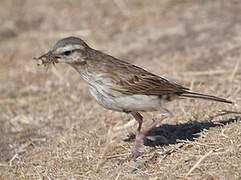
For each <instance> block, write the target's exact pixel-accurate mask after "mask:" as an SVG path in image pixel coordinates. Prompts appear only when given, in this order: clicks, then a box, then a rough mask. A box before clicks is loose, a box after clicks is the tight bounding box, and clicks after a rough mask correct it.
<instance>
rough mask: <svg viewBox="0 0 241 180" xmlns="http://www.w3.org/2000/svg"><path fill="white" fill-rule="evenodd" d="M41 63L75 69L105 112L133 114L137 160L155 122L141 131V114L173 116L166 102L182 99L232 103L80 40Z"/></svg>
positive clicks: (61, 45) (64, 42)
mask: <svg viewBox="0 0 241 180" xmlns="http://www.w3.org/2000/svg"><path fill="white" fill-rule="evenodd" d="M35 59H36V60H38V64H39V65H40V64H44V65H49V64H54V65H55V64H56V63H64V64H68V65H70V66H72V67H73V68H74V69H75V70H76V71H77V72H78V73H79V74H80V77H81V78H82V79H83V80H84V81H85V83H86V84H87V87H88V89H89V92H90V95H91V96H92V97H93V98H94V99H95V100H96V101H97V103H98V104H100V105H101V106H103V107H104V108H106V109H109V110H113V111H118V112H124V113H127V114H130V115H132V116H133V117H134V119H135V120H136V121H137V123H138V128H137V133H136V138H135V143H134V146H133V147H132V150H131V154H130V156H131V157H133V158H137V157H138V156H140V154H141V152H140V150H139V147H140V145H141V144H142V143H143V141H144V139H145V138H146V137H147V132H148V131H149V130H150V129H151V128H153V127H155V126H156V125H157V124H156V123H155V122H153V123H152V125H151V126H150V127H148V128H146V129H143V128H142V122H143V116H142V115H141V113H142V112H154V111H157V112H159V113H160V114H162V115H163V116H164V117H170V116H171V115H172V113H171V112H170V111H169V110H168V109H166V108H165V103H166V102H170V101H173V100H176V99H179V98H199V99H205V100H212V101H218V102H223V103H228V104H232V101H229V100H227V99H224V98H220V97H216V96H213V95H207V94H202V93H197V92H193V91H191V90H190V89H189V88H187V87H184V86H182V85H180V84H178V83H177V82H175V81H173V80H170V79H168V78H166V77H162V76H159V75H156V74H154V73H151V72H148V71H147V70H145V69H143V68H141V67H138V66H136V65H134V64H132V63H129V62H127V61H124V60H120V59H118V58H115V57H113V56H111V55H108V54H106V53H104V52H102V51H100V50H95V49H93V48H91V47H90V46H89V45H88V44H87V43H86V42H85V41H83V40H82V39H80V38H78V37H73V36H70V37H66V38H63V39H60V40H59V41H57V42H56V43H55V45H54V46H53V47H52V48H51V49H50V50H49V51H48V52H47V53H45V54H43V55H42V56H40V57H38V58H35Z"/></svg>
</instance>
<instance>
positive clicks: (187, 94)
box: [181, 91, 233, 104]
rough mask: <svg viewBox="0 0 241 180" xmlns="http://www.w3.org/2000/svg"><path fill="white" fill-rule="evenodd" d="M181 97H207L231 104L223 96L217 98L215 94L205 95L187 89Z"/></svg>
mask: <svg viewBox="0 0 241 180" xmlns="http://www.w3.org/2000/svg"><path fill="white" fill-rule="evenodd" d="M181 96H182V97H189V98H200V99H207V100H212V101H219V102H224V103H229V104H232V103H233V102H232V101H229V100H226V99H223V98H219V97H216V96H211V95H206V94H200V93H195V92H190V91H187V92H185V93H183V94H181Z"/></svg>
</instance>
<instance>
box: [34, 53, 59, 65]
mask: <svg viewBox="0 0 241 180" xmlns="http://www.w3.org/2000/svg"><path fill="white" fill-rule="evenodd" d="M33 59H34V60H37V61H38V62H37V65H42V64H43V65H47V64H55V63H58V62H59V61H58V59H59V57H58V56H56V55H54V53H53V52H52V51H48V52H47V53H45V54H43V55H42V56H39V57H38V58H36V57H34V58H33Z"/></svg>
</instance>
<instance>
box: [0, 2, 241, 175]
mask: <svg viewBox="0 0 241 180" xmlns="http://www.w3.org/2000/svg"><path fill="white" fill-rule="evenodd" d="M240 11H241V3H240V2H239V1H227V0H217V1H216V0H213V1H209V0H206V1H205V0H204V1H203V0H202V1H201V0H200V1H167V0H162V1H151V2H150V1H138V0H133V1H130V2H129V1H127V0H125V1H121V0H115V1H106V0H98V1H97V0H96V1H77V0H72V1H67V0H64V1H61V2H60V1H58V0H52V1H48V0H35V1H32V0H15V1H14V0H1V2H0V22H1V26H0V49H1V51H0V137H1V138H0V178H1V179H41V178H49V179H147V178H149V179H177V178H179V179H185V178H187V179H240V178H241V121H240V117H238V116H236V115H225V116H219V117H213V116H214V115H215V114H217V111H218V110H220V109H224V110H233V111H241V85H240V84H241V65H240V64H241V62H240V59H241V54H240V53H241V15H240ZM70 35H75V36H78V37H81V38H83V39H84V40H86V41H87V42H88V44H89V45H90V46H92V47H95V48H96V49H100V50H102V51H104V52H107V53H109V54H112V55H114V56H116V57H119V58H121V59H125V60H128V61H130V62H132V63H135V64H137V65H139V66H141V67H145V68H146V69H147V70H149V71H152V72H154V73H156V74H159V75H165V76H168V77H173V78H175V79H176V80H177V81H179V82H180V83H182V84H184V85H186V86H187V87H190V88H191V89H193V90H196V91H199V92H202V93H208V94H214V95H217V96H221V97H225V98H228V99H231V100H233V101H235V103H236V105H234V106H231V105H225V104H221V103H213V102H207V101H201V100H199V101H193V100H181V101H177V102H173V103H171V104H169V105H167V107H168V108H169V109H170V110H171V111H172V112H173V113H174V117H173V118H171V119H168V120H165V121H163V122H162V125H161V126H160V127H158V128H156V129H153V130H152V132H150V133H152V134H162V135H163V136H164V137H165V138H166V141H165V142H164V143H163V144H162V143H160V142H158V141H157V142H146V146H145V147H143V151H144V155H143V156H142V157H140V158H138V159H137V160H136V161H123V160H124V159H125V158H126V157H127V156H128V154H129V153H130V150H131V147H132V145H133V143H132V142H125V141H123V139H125V138H126V137H127V135H128V134H129V133H130V132H135V129H136V127H137V124H136V123H135V121H134V120H133V119H132V118H131V117H130V116H128V115H125V114H121V113H117V112H111V111H107V110H105V109H103V108H102V107H100V106H99V105H97V104H96V103H95V102H94V100H92V99H91V98H90V97H89V95H88V91H87V88H86V86H85V85H84V83H83V82H82V81H81V80H80V77H79V75H78V73H76V72H75V71H74V70H73V69H71V67H68V66H67V65H58V66H57V67H56V69H55V68H50V69H49V70H48V71H46V69H45V68H43V67H37V66H36V63H35V62H34V61H33V60H32V58H33V57H34V56H39V55H40V54H41V53H43V52H46V51H47V50H48V48H50V47H51V46H52V45H53V43H54V42H56V41H57V40H58V39H60V38H62V37H66V36H70ZM144 117H145V125H147V124H149V123H151V114H150V113H147V114H144ZM155 144H158V145H160V146H156V147H153V145H155Z"/></svg>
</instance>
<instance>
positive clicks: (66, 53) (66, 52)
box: [63, 51, 72, 56]
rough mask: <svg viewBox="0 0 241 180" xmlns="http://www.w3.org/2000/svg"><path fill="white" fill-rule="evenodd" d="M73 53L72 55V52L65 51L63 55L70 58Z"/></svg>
mask: <svg viewBox="0 0 241 180" xmlns="http://www.w3.org/2000/svg"><path fill="white" fill-rule="evenodd" d="M71 53H72V51H65V52H63V55H65V56H68V55H70V54H71Z"/></svg>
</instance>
